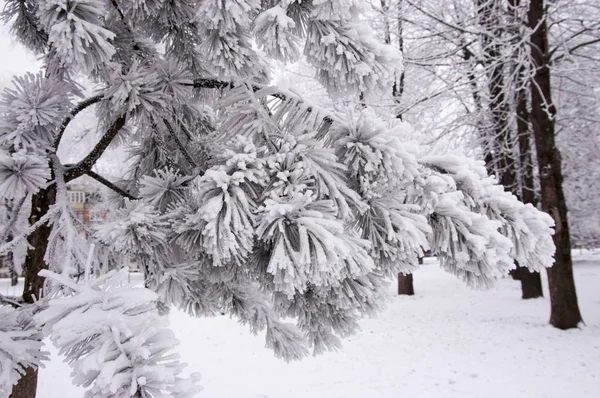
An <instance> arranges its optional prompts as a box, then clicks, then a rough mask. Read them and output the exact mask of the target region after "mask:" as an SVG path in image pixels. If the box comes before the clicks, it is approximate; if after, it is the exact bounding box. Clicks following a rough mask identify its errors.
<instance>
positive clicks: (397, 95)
mask: <svg viewBox="0 0 600 398" xmlns="http://www.w3.org/2000/svg"><path fill="white" fill-rule="evenodd" d="M380 1H381V10H382V11H383V18H384V40H385V44H390V45H391V44H392V31H391V24H390V20H389V18H390V15H389V13H390V3H388V1H387V0H380ZM395 6H396V10H395V14H396V18H397V24H398V25H397V28H398V31H397V36H398V50H400V52H401V53H402V55H404V38H403V24H402V22H403V16H402V0H399V1H398V2H397V3H396V5H395ZM404 79H405V73H404V70H402V72H401V74H400V76H396V79H394V84H393V85H392V97H393V99H394V103H395V104H396V105H397V106H398V110H397V111H396V119H398V120H402V113H401V111H400V102H401V100H402V95H403V94H404ZM419 264H422V259H421V258H419ZM398 294H402V295H409V296H412V295H414V294H415V289H414V286H413V276H412V274H403V273H401V272H399V273H398Z"/></svg>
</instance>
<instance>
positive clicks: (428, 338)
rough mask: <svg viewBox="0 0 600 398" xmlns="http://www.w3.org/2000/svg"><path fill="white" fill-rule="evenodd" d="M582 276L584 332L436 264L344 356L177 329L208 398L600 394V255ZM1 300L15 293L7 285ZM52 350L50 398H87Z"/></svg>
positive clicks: (582, 262) (236, 330)
mask: <svg viewBox="0 0 600 398" xmlns="http://www.w3.org/2000/svg"><path fill="white" fill-rule="evenodd" d="M574 272H575V280H576V284H577V293H578V296H579V304H580V307H581V311H582V314H583V317H584V320H585V322H586V325H585V326H582V327H581V328H580V329H576V330H568V331H560V330H557V329H555V328H553V327H551V326H549V325H548V317H549V299H548V298H544V299H536V300H521V299H520V285H519V283H518V282H517V281H513V280H511V279H504V280H501V281H499V283H498V285H497V287H496V288H493V289H492V290H488V291H475V290H471V289H470V288H468V287H467V286H465V285H464V284H462V283H461V282H460V281H458V280H457V279H456V278H454V277H452V276H451V275H448V274H446V273H444V272H443V271H442V270H440V269H439V267H438V266H437V262H436V260H435V259H429V258H428V259H426V260H425V265H424V266H423V267H422V268H421V269H419V270H418V271H416V272H415V275H414V278H415V289H416V292H417V295H416V296H414V297H398V296H393V297H392V298H391V300H390V302H389V305H388V307H387V309H386V310H385V311H384V312H382V313H381V314H380V315H379V316H378V317H377V318H375V319H365V320H363V321H362V323H361V326H362V331H361V332H360V333H359V334H357V335H356V336H353V337H351V338H348V339H344V340H343V344H344V347H343V349H342V350H341V351H339V352H337V353H335V352H333V353H327V354H325V355H321V356H318V357H310V358H307V359H305V360H303V361H301V362H294V363H291V364H287V363H285V362H282V361H280V360H277V359H276V358H274V357H273V355H272V353H271V352H270V351H268V350H267V349H265V348H264V339H263V336H253V335H251V334H250V333H249V332H248V329H247V328H246V327H243V326H239V325H238V324H237V322H236V321H235V320H232V319H229V317H228V316H218V317H215V318H210V319H206V318H202V319H194V318H190V317H188V316H187V315H185V314H183V313H180V312H178V311H172V313H171V323H172V328H173V330H174V332H175V334H176V335H177V337H178V338H179V339H180V340H181V346H180V347H179V352H180V353H181V355H182V359H183V361H185V362H187V363H189V364H190V368H189V369H188V371H190V372H191V371H198V372H200V373H201V374H202V379H203V380H202V381H201V384H202V385H203V387H204V391H203V392H202V393H201V394H200V395H199V397H214V398H227V397H232V398H296V397H297V398H307V397H311V398H320V397H323V398H338V397H339V398H354V397H356V398H358V397H361V398H364V397H369V398H370V397H373V398H387V397H389V398H397V397H427V398H429V397H435V398H438V397H460V398H469V397H474V398H475V397H477V398H479V397H486V398H493V397H503V398H505V397H506V398H513V397H524V398H534V397H540V398H541V397H547V398H552V397H561V398H562V397H577V398H587V397H589V398H598V397H600V288H599V287H600V252H596V253H590V252H584V253H581V252H579V251H577V252H575V267H574ZM544 286H545V287H546V282H545V281H544ZM20 287H21V286H19V288H20ZM392 288H393V286H392ZM0 292H2V293H4V294H7V293H11V291H10V288H9V287H8V285H7V280H0ZM392 293H393V292H392ZM545 294H546V295H547V294H548V293H547V290H546V291H545ZM50 351H52V356H53V359H52V362H50V363H48V364H47V365H46V368H45V369H42V370H41V373H40V387H39V389H38V397H39V398H56V397H61V398H79V397H81V396H82V395H83V394H82V390H81V389H78V388H75V387H73V386H71V382H70V379H69V376H68V375H69V373H70V370H69V368H68V366H67V365H66V364H64V363H62V362H60V360H58V361H57V360H56V359H57V358H56V350H54V349H50Z"/></svg>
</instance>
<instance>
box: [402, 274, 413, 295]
mask: <svg viewBox="0 0 600 398" xmlns="http://www.w3.org/2000/svg"><path fill="white" fill-rule="evenodd" d="M398 294H399V295H406V296H413V295H414V294H415V288H414V285H413V276H412V274H403V273H402V272H399V273H398Z"/></svg>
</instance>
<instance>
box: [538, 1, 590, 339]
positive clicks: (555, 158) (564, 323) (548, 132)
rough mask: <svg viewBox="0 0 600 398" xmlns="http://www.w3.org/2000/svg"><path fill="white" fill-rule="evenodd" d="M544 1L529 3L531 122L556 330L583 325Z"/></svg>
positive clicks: (552, 311)
mask: <svg viewBox="0 0 600 398" xmlns="http://www.w3.org/2000/svg"><path fill="white" fill-rule="evenodd" d="M545 14H546V7H545V1H544V0H530V3H529V11H528V21H527V22H528V26H529V28H530V29H531V30H532V33H531V38H530V45H531V55H532V61H533V67H534V70H535V73H534V76H533V84H532V87H531V121H532V127H533V135H534V138H535V146H536V151H537V158H538V170H539V174H540V185H541V199H542V210H544V211H545V212H547V213H549V214H550V215H551V216H552V217H553V218H554V221H555V223H556V227H555V233H554V236H553V240H554V244H555V245H556V254H555V256H554V259H555V261H554V265H553V266H552V267H551V268H549V269H548V284H549V291H550V302H551V313H550V324H552V325H553V326H555V327H557V328H559V329H569V328H575V327H577V325H578V324H579V322H581V321H582V318H581V313H580V312H579V305H578V303H577V293H576V291H575V281H574V279H573V262H572V259H571V239H570V234H569V224H568V220H567V206H566V202H565V195H564V192H563V189H562V182H563V176H562V164H561V157H560V152H559V150H558V148H557V147H556V144H555V137H554V134H555V131H554V128H555V125H554V123H555V115H556V107H555V106H554V103H553V102H552V95H551V86H550V68H549V65H548V63H549V52H548V30H547V25H546V20H545V17H546V15H545Z"/></svg>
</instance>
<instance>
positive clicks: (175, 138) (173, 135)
mask: <svg viewBox="0 0 600 398" xmlns="http://www.w3.org/2000/svg"><path fill="white" fill-rule="evenodd" d="M163 123H164V124H165V127H166V128H167V131H168V132H169V134H170V135H171V137H172V138H173V141H175V144H177V147H178V148H179V150H180V151H181V153H182V154H183V156H184V157H185V160H187V162H188V163H189V164H190V165H191V166H192V167H194V168H197V167H198V165H197V164H196V162H195V161H194V159H192V157H191V156H190V154H189V153H188V151H187V149H185V147H184V146H183V144H182V143H181V140H180V139H179V137H177V133H176V132H175V130H173V126H171V123H169V121H168V120H167V119H163Z"/></svg>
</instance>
